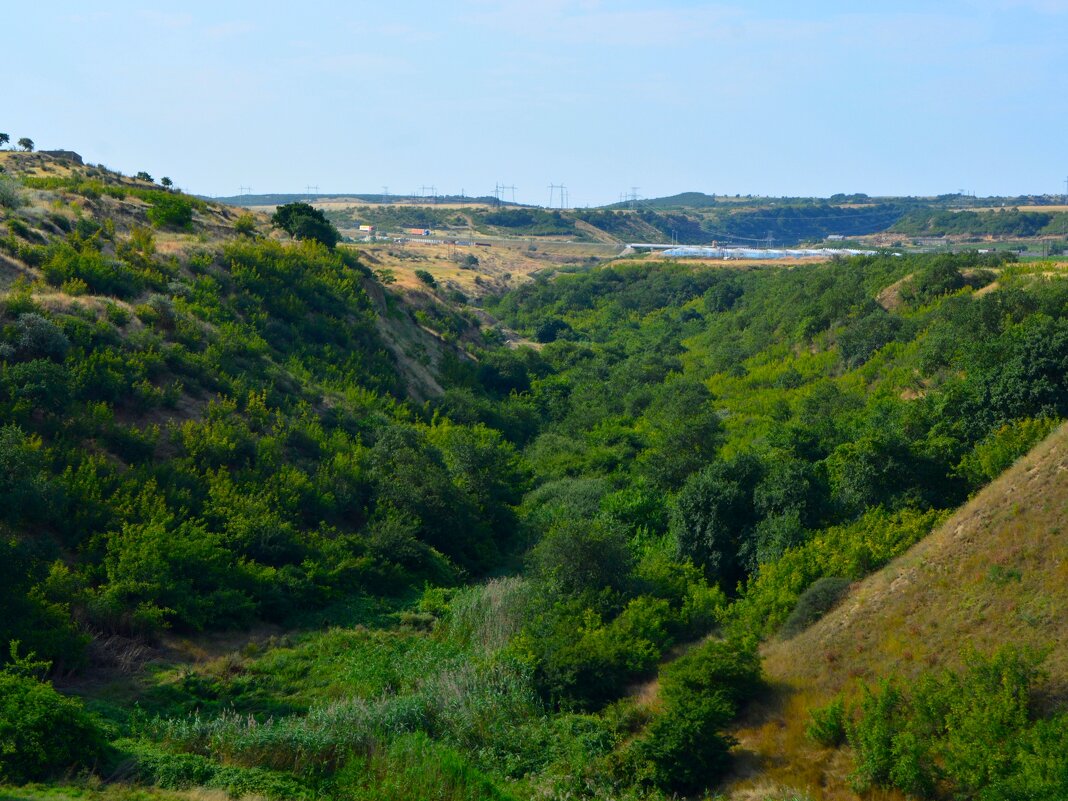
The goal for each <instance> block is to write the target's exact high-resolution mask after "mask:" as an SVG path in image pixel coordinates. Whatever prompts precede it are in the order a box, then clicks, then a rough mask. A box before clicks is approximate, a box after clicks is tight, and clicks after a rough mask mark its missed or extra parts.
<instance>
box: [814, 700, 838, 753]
mask: <svg viewBox="0 0 1068 801" xmlns="http://www.w3.org/2000/svg"><path fill="white" fill-rule="evenodd" d="M805 734H807V735H808V736H809V738H810V739H812V740H814V741H815V742H817V743H819V744H820V745H822V746H825V747H827V748H836V747H838V746H840V745H841V744H842V743H844V742H845V739H846V708H845V700H844V699H843V698H842V697H841V696H839V697H837V698H835V699H834V700H833V701H831V702H830V703H829V704H827V705H826V706H821V707H816V708H814V709H813V710H812V711H811V713H810V719H809V722H808V725H807V726H806V727H805Z"/></svg>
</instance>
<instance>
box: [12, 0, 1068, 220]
mask: <svg viewBox="0 0 1068 801" xmlns="http://www.w3.org/2000/svg"><path fill="white" fill-rule="evenodd" d="M146 5H149V4H145V3H142V2H137V3H135V2H108V1H107V0H98V2H94V3H86V2H84V0H83V1H82V2H49V3H46V4H43V5H42V6H38V5H36V4H34V3H11V4H8V7H6V8H5V10H4V13H3V20H2V23H0V41H2V42H3V52H4V59H3V60H4V64H5V78H4V81H3V88H2V89H0V131H6V132H8V133H10V134H11V136H12V138H13V139H17V138H18V137H20V136H30V137H32V138H33V139H34V140H36V142H37V144H38V146H39V147H45V148H52V147H67V148H73V149H76V150H78V151H80V152H81V153H82V154H83V155H84V156H85V157H86V158H88V159H89V160H90V161H92V162H96V163H102V164H106V165H107V166H109V167H114V168H116V169H120V170H122V171H124V172H127V173H131V172H136V171H138V170H142V169H144V170H147V171H149V172H150V173H152V174H153V175H154V176H156V177H159V176H162V175H168V176H170V177H172V178H173V179H174V180H175V181H176V182H177V183H178V184H179V185H180V186H182V187H183V188H186V189H188V190H190V191H194V192H199V193H204V194H234V193H236V192H237V189H238V187H239V186H240V185H248V186H251V187H252V188H253V190H254V191H256V192H266V191H276V192H286V191H297V192H303V191H304V188H305V186H307V185H309V184H317V185H318V186H319V187H320V191H322V192H334V191H338V192H340V191H371V192H377V191H380V189H381V187H382V186H383V185H388V186H389V187H390V190H391V191H392V192H395V193H407V192H411V191H412V190H414V189H418V188H419V187H420V186H423V185H434V186H436V187H437V189H438V191H439V192H459V191H460V190H461V189H463V190H465V191H466V192H467V193H468V194H489V193H492V191H493V186H494V183H495V182H496V181H498V180H499V181H501V182H502V183H507V184H514V185H516V186H517V187H518V193H517V197H518V199H519V200H523V201H527V202H540V203H545V202H547V200H548V197H549V190H548V188H547V187H548V184H550V183H565V184H566V185H567V186H568V189H569V194H570V198H571V201H572V203H573V204H574V205H586V204H599V203H605V202H612V201H615V200H617V199H618V197H619V194H620V193H621V192H624V191H629V189H630V187H632V186H637V187H640V190H639V192H640V194H642V195H643V196H657V195H665V194H671V193H674V192H679V191H685V190H700V191H705V192H715V193H729V194H734V193H742V194H746V193H753V194H769V195H798V194H803V195H810V194H822V195H827V194H831V193H834V192H868V193H869V194H891V193H894V194H934V193H942V192H955V191H957V190H958V189H964V190H967V191H974V192H976V193H977V194H995V193H1005V194H1009V193H1024V192H1038V193H1044V192H1060V191H1064V188H1065V186H1064V180H1065V177H1066V176H1068V0H949V1H948V2H937V3H936V2H927V3H923V2H915V1H914V0H894V1H893V2H884V1H883V0H868V1H867V2H859V1H858V0H853V1H852V2H846V1H845V0H808V2H804V3H797V2H747V3H744V4H743V3H741V2H729V3H709V2H696V1H695V0H664V1H663V2H652V1H651V0H452V2H448V1H444V2H443V1H439V2H417V1H416V0H395V1H394V2H374V3H370V2H348V3H342V2H334V3H328V2H321V1H320V0H304V1H303V2H285V3H280V2H271V0H259V1H258V2H226V1H225V0H216V2H211V3H208V2H200V1H199V0H187V2H184V3H180V4H171V5H170V7H171V8H172V9H174V10H167V11H155V10H148V9H146V8H145V6H146Z"/></svg>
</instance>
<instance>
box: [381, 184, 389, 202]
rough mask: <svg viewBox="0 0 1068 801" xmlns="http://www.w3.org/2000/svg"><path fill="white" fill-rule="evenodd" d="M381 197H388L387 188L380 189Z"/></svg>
mask: <svg viewBox="0 0 1068 801" xmlns="http://www.w3.org/2000/svg"><path fill="white" fill-rule="evenodd" d="M382 197H383V199H385V198H388V197H389V187H388V186H383V187H382Z"/></svg>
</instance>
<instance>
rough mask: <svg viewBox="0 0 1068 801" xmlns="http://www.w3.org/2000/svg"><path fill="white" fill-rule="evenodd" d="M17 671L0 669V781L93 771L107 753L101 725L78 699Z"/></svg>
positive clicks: (26, 779) (21, 780)
mask: <svg viewBox="0 0 1068 801" xmlns="http://www.w3.org/2000/svg"><path fill="white" fill-rule="evenodd" d="M13 647H14V646H13ZM16 668H17V663H16ZM16 668H12V667H8V668H7V669H4V670H0V781H2V782H13V783H15V784H21V783H23V782H28V781H35V780H40V779H45V778H48V777H50V776H55V775H59V774H63V773H65V772H67V771H70V770H74V769H78V768H92V767H94V766H95V765H96V764H97V762H98V761H99V760H100V759H102V758H104V757H105V756H106V755H107V753H108V748H107V738H106V736H105V734H104V730H103V728H102V727H101V724H100V722H99V721H98V720H97V719H96V717H94V716H93V715H91V714H89V713H88V712H86V711H85V709H84V708H83V706H82V704H81V702H80V701H77V700H75V699H73V698H67V697H65V696H63V695H60V694H59V693H58V692H56V690H55V689H54V688H53V687H52V685H51V684H50V683H48V682H44V681H40V680H39V679H36V678H33V677H32V676H27V675H20V674H19V673H18V672H17V670H16Z"/></svg>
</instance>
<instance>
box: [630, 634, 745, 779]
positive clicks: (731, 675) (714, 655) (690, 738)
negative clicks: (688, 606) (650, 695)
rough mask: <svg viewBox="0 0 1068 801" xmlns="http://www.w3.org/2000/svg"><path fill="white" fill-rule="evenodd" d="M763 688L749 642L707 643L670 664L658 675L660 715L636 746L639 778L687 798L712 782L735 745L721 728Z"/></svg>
mask: <svg viewBox="0 0 1068 801" xmlns="http://www.w3.org/2000/svg"><path fill="white" fill-rule="evenodd" d="M762 686H763V679H762V676H761V670H760V657H759V656H758V655H757V652H756V648H755V647H754V645H752V644H746V643H740V642H736V641H727V640H709V641H707V642H705V643H703V644H701V645H699V646H697V647H696V648H694V649H693V650H691V651H690V652H689V653H687V654H686V655H685V656H682V657H680V658H679V659H677V660H675V661H674V662H671V663H669V664H668V665H667V666H666V667H664V668H663V669H662V670H661V672H660V695H661V698H662V699H663V704H664V711H663V712H662V713H661V714H660V715H659V716H658V717H657V718H656V719H654V721H653V722H652V723H651V724H650V725H649V727H648V729H647V730H646V731H645V733H644V734H643V735H642V736H641V737H640V738H639V739H638V740H637V741H636V743H635V746H634V753H635V760H636V766H635V771H636V773H637V776H638V778H639V780H641V781H643V782H645V783H648V784H651V785H653V786H655V787H657V788H658V789H660V790H662V791H664V792H670V793H679V794H685V795H690V794H693V793H696V792H698V791H700V790H703V789H705V788H707V787H708V786H710V785H711V784H713V783H714V782H715V781H716V780H717V779H719V778H720V777H721V776H722V775H723V773H724V772H725V770H726V768H727V766H728V764H729V761H730V756H729V750H730V747H731V746H732V745H733V744H734V739H733V738H732V737H731V736H730V735H728V734H726V733H725V731H724V730H725V728H726V727H727V725H728V724H729V723H730V722H731V721H732V720H734V719H735V717H737V715H738V712H739V710H740V709H741V707H742V705H743V704H745V703H746V702H747V701H748V700H750V699H751V698H753V697H754V696H755V695H756V694H757V693H758V692H760V690H761V688H762Z"/></svg>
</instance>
